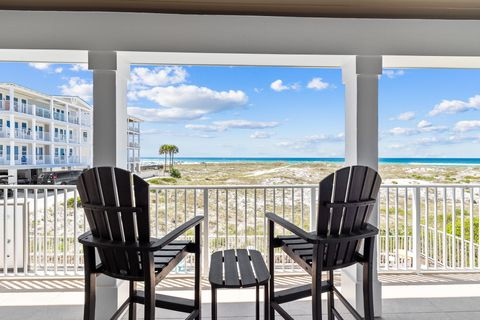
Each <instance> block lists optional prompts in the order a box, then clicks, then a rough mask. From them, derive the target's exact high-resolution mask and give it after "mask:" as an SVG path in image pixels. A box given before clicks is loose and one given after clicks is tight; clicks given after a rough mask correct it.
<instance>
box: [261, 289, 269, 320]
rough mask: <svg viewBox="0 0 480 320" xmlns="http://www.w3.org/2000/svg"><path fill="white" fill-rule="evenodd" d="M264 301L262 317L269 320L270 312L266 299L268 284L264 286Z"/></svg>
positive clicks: (267, 298) (267, 299)
mask: <svg viewBox="0 0 480 320" xmlns="http://www.w3.org/2000/svg"><path fill="white" fill-rule="evenodd" d="M264 290H265V292H264V294H265V301H264V303H263V309H264V313H265V314H264V316H263V318H264V319H265V320H268V319H269V312H270V298H269V297H268V284H266V285H265V289H264Z"/></svg>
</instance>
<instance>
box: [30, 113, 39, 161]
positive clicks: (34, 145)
mask: <svg viewBox="0 0 480 320" xmlns="http://www.w3.org/2000/svg"><path fill="white" fill-rule="evenodd" d="M32 110H33V112H34V113H33V114H35V107H33V109H32ZM36 125H37V120H35V118H33V119H32V141H33V142H32V154H31V155H30V156H31V157H32V164H33V165H36V164H37V150H36V149H37V131H36V130H35V126H36Z"/></svg>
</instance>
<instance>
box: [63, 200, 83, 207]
mask: <svg viewBox="0 0 480 320" xmlns="http://www.w3.org/2000/svg"><path fill="white" fill-rule="evenodd" d="M74 203H75V200H74V199H73V198H69V199H68V200H67V208H73V204H74ZM81 207H82V201H81V200H80V197H78V198H77V208H81Z"/></svg>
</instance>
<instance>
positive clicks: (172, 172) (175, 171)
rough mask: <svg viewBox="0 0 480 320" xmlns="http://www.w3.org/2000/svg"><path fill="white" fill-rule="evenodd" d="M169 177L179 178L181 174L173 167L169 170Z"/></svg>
mask: <svg viewBox="0 0 480 320" xmlns="http://www.w3.org/2000/svg"><path fill="white" fill-rule="evenodd" d="M170 177H172V178H176V179H180V178H181V177H182V174H181V173H180V170H178V169H175V168H173V169H172V170H170Z"/></svg>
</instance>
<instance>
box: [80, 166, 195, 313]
mask: <svg viewBox="0 0 480 320" xmlns="http://www.w3.org/2000/svg"><path fill="white" fill-rule="evenodd" d="M77 188H78V191H79V195H80V199H81V200H82V204H83V208H84V212H85V215H86V218H87V221H88V223H89V225H90V230H91V231H89V232H87V233H85V234H83V235H81V236H80V237H79V241H80V242H81V243H82V244H83V246H84V252H85V255H86V256H85V257H86V259H85V263H86V264H88V265H86V266H85V289H86V295H85V310H84V320H88V319H93V318H94V316H95V315H94V313H95V312H94V310H95V299H94V298H93V299H92V298H91V297H92V295H94V294H95V281H94V280H93V279H94V278H95V276H96V275H97V274H99V273H104V274H106V275H109V276H111V277H114V278H118V279H123V280H129V281H130V288H131V289H130V295H129V298H128V300H127V301H126V302H125V304H124V305H123V306H122V307H121V308H125V306H129V307H130V311H129V319H130V320H132V319H134V318H135V314H136V311H135V310H136V309H135V303H138V302H141V303H144V304H145V308H144V310H145V311H144V312H145V319H151V320H153V319H154V318H155V305H157V306H158V305H160V306H165V307H167V308H168V307H172V308H173V307H174V306H173V304H169V303H163V302H162V301H155V297H156V295H155V286H156V285H157V284H158V283H159V282H160V281H161V280H162V279H163V278H165V277H166V276H167V274H168V273H169V272H171V271H172V270H173V269H174V268H175V267H176V266H177V265H178V264H179V263H180V262H181V261H182V260H183V259H184V258H185V256H186V255H187V254H188V253H190V252H191V253H194V254H195V260H196V263H195V266H196V270H195V272H196V277H195V299H196V300H195V302H193V301H192V302H191V305H194V306H195V308H193V309H192V308H188V310H187V309H184V311H185V312H188V313H189V316H188V319H190V318H192V317H193V318H195V317H197V316H198V315H199V314H200V304H199V303H198V299H199V297H200V293H199V292H200V278H199V276H198V273H199V272H200V265H199V264H198V263H197V262H198V261H199V259H200V243H199V239H200V221H201V220H202V217H195V218H193V219H192V220H190V221H187V222H185V224H182V225H180V226H179V227H178V228H177V229H175V230H174V231H171V232H170V233H169V234H168V236H167V237H165V238H162V239H154V238H150V217H149V186H148V183H147V182H145V181H144V180H143V179H141V178H140V177H138V176H136V175H133V176H132V174H131V173H130V172H128V171H126V170H122V169H119V168H111V167H99V168H93V169H90V170H87V171H85V172H83V173H82V175H81V176H80V178H79V181H78V185H77ZM191 228H195V242H193V241H189V240H181V241H179V240H176V239H177V238H178V237H179V236H181V235H182V234H184V233H185V232H186V231H187V230H189V229H191ZM95 249H96V250H97V251H98V253H99V258H100V261H101V265H98V266H97V263H96V261H95V259H94V256H93V255H92V252H94V250H95ZM92 275H95V276H93V277H92ZM136 281H143V282H144V284H145V294H144V295H143V293H142V298H141V299H139V296H140V293H141V292H140V291H138V290H136V289H135V285H134V283H135V282H136ZM132 288H133V289H132ZM157 297H159V296H157ZM189 304H190V303H189ZM121 308H120V309H119V310H117V312H116V313H115V314H114V316H113V318H112V319H117V318H118V317H119V316H120V315H121V314H122V310H121ZM175 308H177V307H175Z"/></svg>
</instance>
